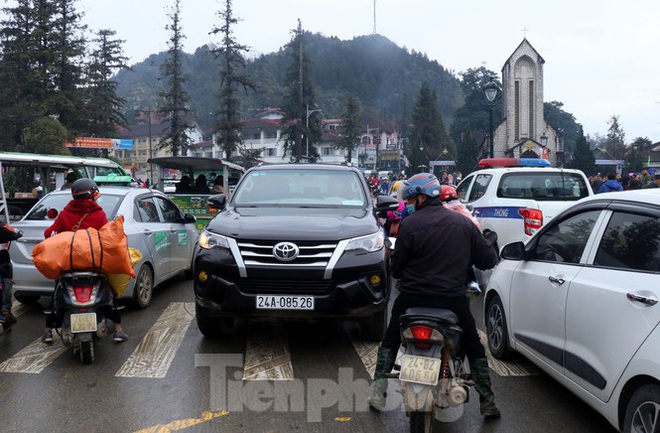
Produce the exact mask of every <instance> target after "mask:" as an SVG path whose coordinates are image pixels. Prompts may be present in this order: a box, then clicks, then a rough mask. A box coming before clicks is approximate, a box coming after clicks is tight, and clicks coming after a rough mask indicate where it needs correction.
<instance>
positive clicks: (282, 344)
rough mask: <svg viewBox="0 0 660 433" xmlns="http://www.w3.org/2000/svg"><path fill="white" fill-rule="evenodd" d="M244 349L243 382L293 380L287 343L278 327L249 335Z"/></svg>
mask: <svg viewBox="0 0 660 433" xmlns="http://www.w3.org/2000/svg"><path fill="white" fill-rule="evenodd" d="M251 334H252V335H250V336H249V337H248V339H247V343H246V348H245V363H244V365H243V380H293V365H292V364H291V353H290V352H289V348H288V341H287V340H286V338H284V337H283V332H282V331H281V330H280V329H279V328H278V327H271V328H270V330H266V329H264V332H254V333H251Z"/></svg>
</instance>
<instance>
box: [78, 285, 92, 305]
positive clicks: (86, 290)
mask: <svg viewBox="0 0 660 433" xmlns="http://www.w3.org/2000/svg"><path fill="white" fill-rule="evenodd" d="M93 289H94V286H76V287H74V288H73V294H74V295H75V297H76V301H77V302H79V303H81V304H84V303H87V302H89V300H90V299H91V297H92V290H93Z"/></svg>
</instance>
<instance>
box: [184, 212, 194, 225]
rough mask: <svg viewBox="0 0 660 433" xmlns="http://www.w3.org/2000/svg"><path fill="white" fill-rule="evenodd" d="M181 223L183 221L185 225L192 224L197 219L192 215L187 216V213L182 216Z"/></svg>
mask: <svg viewBox="0 0 660 433" xmlns="http://www.w3.org/2000/svg"><path fill="white" fill-rule="evenodd" d="M183 221H184V222H185V223H186V224H187V223H194V222H196V221H197V217H196V216H195V215H193V214H189V213H187V214H185V215H184V216H183Z"/></svg>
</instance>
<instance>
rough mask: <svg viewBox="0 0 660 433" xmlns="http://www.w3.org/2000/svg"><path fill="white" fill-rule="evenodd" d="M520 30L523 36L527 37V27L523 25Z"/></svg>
mask: <svg viewBox="0 0 660 433" xmlns="http://www.w3.org/2000/svg"><path fill="white" fill-rule="evenodd" d="M522 31H523V36H524V38H525V39H527V32H528V31H529V29H528V28H527V27H523V28H522Z"/></svg>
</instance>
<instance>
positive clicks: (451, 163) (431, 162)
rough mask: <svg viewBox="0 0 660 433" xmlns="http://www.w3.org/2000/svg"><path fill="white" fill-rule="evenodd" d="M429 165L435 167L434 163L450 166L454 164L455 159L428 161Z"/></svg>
mask: <svg viewBox="0 0 660 433" xmlns="http://www.w3.org/2000/svg"><path fill="white" fill-rule="evenodd" d="M429 165H430V166H431V167H435V166H436V165H442V166H450V165H456V161H429Z"/></svg>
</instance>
